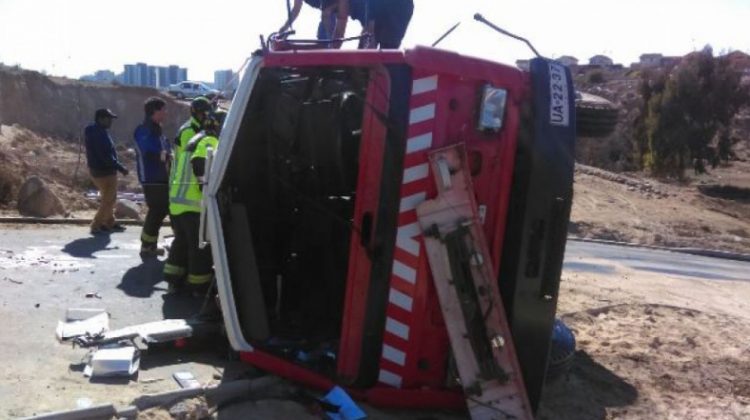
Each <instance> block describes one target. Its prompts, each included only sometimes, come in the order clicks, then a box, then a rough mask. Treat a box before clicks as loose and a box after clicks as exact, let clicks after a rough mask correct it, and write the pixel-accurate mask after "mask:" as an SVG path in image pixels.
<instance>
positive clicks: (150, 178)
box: [133, 97, 172, 258]
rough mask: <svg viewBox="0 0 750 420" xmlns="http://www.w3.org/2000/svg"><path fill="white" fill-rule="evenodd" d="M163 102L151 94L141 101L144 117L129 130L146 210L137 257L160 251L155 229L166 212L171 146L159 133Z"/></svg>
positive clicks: (167, 209)
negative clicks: (141, 121) (132, 131)
mask: <svg viewBox="0 0 750 420" xmlns="http://www.w3.org/2000/svg"><path fill="white" fill-rule="evenodd" d="M166 105H167V103H166V102H164V100H163V99H161V98H157V97H151V98H148V99H147V100H146V102H145V103H144V104H143V110H144V112H145V118H144V120H143V124H141V125H139V126H138V127H137V128H136V129H135V133H133V137H134V139H135V152H136V157H137V161H138V181H139V182H140V183H141V186H142V187H143V195H144V196H145V198H146V205H147V206H148V213H147V214H146V220H145V222H144V223H143V231H142V232H141V257H142V258H147V257H156V256H158V255H162V254H164V250H163V249H160V248H158V247H157V245H156V244H157V242H158V241H159V228H160V227H161V224H162V222H163V221H164V218H165V217H166V216H167V214H169V164H170V162H171V159H172V147H171V145H170V144H169V142H168V141H167V138H166V137H165V136H164V134H163V133H162V123H163V122H164V119H165V118H166V115H167V109H166Z"/></svg>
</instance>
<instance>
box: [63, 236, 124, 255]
mask: <svg viewBox="0 0 750 420" xmlns="http://www.w3.org/2000/svg"><path fill="white" fill-rule="evenodd" d="M111 241H112V239H110V237H109V235H104V234H102V235H94V236H89V237H87V238H79V239H76V240H73V241H71V242H68V243H67V244H65V246H64V247H63V249H62V252H64V253H66V254H68V255H70V256H71V257H76V258H96V257H95V256H94V253H96V252H99V251H103V250H105V249H109V248H107V245H109V243H110V242H111Z"/></svg>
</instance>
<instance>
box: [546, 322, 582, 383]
mask: <svg viewBox="0 0 750 420" xmlns="http://www.w3.org/2000/svg"><path fill="white" fill-rule="evenodd" d="M550 347H551V348H550V355H549V364H548V366H547V381H546V382H548V383H549V382H554V381H555V380H557V379H559V378H561V377H563V376H565V374H566V373H568V372H569V371H570V367H571V366H572V365H573V359H574V358H575V353H576V337H575V335H573V331H571V330H570V328H568V326H567V325H565V323H563V322H562V321H561V320H559V319H555V324H554V327H553V328H552V345H551V346H550Z"/></svg>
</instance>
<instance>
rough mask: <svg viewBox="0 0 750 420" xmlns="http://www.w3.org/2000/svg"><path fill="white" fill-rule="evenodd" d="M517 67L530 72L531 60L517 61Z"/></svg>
mask: <svg viewBox="0 0 750 420" xmlns="http://www.w3.org/2000/svg"><path fill="white" fill-rule="evenodd" d="M516 67H518V68H519V69H521V70H523V71H529V69H530V68H531V60H516Z"/></svg>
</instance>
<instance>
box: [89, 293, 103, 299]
mask: <svg viewBox="0 0 750 420" xmlns="http://www.w3.org/2000/svg"><path fill="white" fill-rule="evenodd" d="M86 297H87V298H97V299H101V298H102V295H100V294H99V292H88V293H86Z"/></svg>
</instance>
